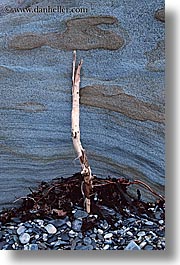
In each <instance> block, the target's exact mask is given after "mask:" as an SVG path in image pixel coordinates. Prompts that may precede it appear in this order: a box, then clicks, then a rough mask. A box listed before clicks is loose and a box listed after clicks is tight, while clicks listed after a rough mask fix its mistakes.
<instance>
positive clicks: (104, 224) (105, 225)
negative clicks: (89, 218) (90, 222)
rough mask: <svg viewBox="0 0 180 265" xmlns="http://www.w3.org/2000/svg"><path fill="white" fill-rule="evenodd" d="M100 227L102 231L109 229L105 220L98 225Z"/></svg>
mask: <svg viewBox="0 0 180 265" xmlns="http://www.w3.org/2000/svg"><path fill="white" fill-rule="evenodd" d="M100 226H101V227H102V228H103V229H105V230H106V229H107V228H108V227H109V224H108V222H107V221H106V220H104V222H103V223H102V224H100Z"/></svg>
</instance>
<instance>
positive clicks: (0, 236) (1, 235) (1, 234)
mask: <svg viewBox="0 0 180 265" xmlns="http://www.w3.org/2000/svg"><path fill="white" fill-rule="evenodd" d="M2 237H3V233H2V232H0V240H1V238H2Z"/></svg>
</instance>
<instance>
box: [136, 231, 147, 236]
mask: <svg viewBox="0 0 180 265" xmlns="http://www.w3.org/2000/svg"><path fill="white" fill-rule="evenodd" d="M145 235H146V233H145V232H144V231H140V232H138V233H137V236H145Z"/></svg>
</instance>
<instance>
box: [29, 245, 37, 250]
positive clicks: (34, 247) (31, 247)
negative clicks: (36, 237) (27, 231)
mask: <svg viewBox="0 0 180 265" xmlns="http://www.w3.org/2000/svg"><path fill="white" fill-rule="evenodd" d="M29 250H38V244H30V245H29Z"/></svg>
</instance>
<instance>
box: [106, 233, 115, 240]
mask: <svg viewBox="0 0 180 265" xmlns="http://www.w3.org/2000/svg"><path fill="white" fill-rule="evenodd" d="M112 236H113V234H112V233H108V234H106V235H105V236H104V238H105V239H107V238H111V237H112Z"/></svg>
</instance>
